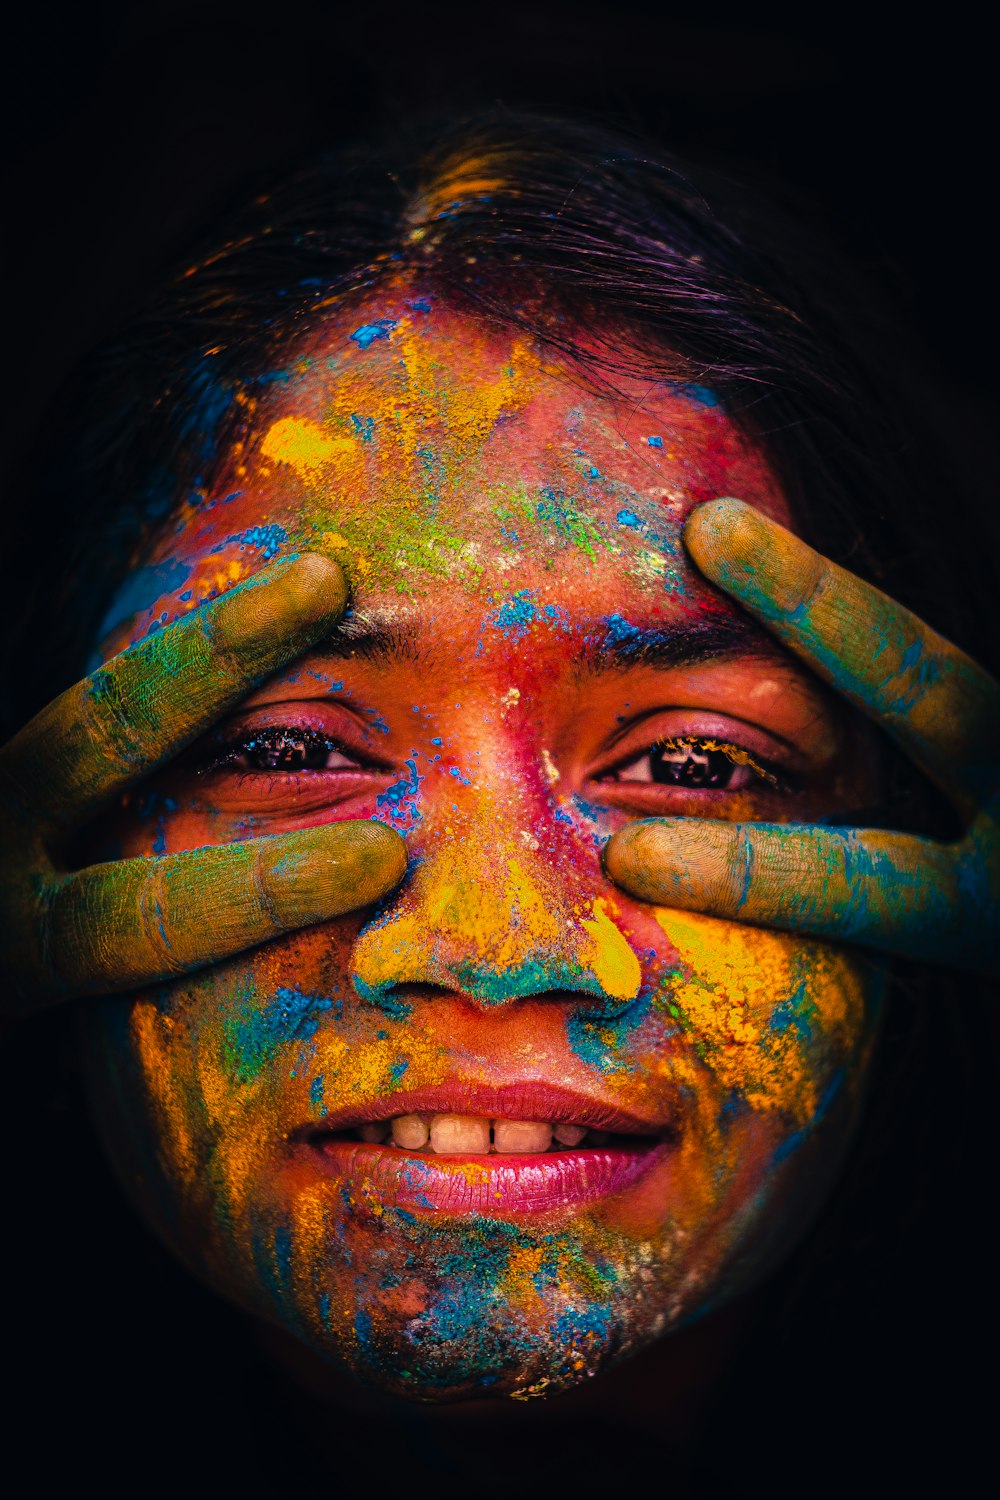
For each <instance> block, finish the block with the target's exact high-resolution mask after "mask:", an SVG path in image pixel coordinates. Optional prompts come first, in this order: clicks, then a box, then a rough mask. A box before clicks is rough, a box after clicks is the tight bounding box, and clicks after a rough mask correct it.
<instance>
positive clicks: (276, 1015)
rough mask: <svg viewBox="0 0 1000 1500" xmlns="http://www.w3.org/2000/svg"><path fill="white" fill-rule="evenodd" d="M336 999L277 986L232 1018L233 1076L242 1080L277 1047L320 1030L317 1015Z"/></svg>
mask: <svg viewBox="0 0 1000 1500" xmlns="http://www.w3.org/2000/svg"><path fill="white" fill-rule="evenodd" d="M334 1004H335V1002H334V1001H333V1000H332V999H330V998H329V997H328V996H325V995H307V994H303V992H302V991H301V990H296V989H279V990H278V991H277V993H276V994H275V996H274V998H273V999H272V1000H269V1001H268V1002H267V1004H266V1005H264V1006H262V1007H261V1008H260V1009H259V1010H256V1011H250V1012H249V1014H248V1013H246V1012H244V1014H243V1015H242V1016H241V1017H240V1018H238V1019H233V1020H231V1021H230V1022H229V1023H228V1025H227V1026H226V1041H227V1045H228V1048H229V1050H230V1056H231V1059H232V1070H233V1075H234V1077H235V1078H236V1079H237V1080H238V1081H239V1082H241V1083H243V1082H246V1081H247V1080H248V1079H250V1078H253V1077H255V1076H256V1075H257V1074H258V1073H259V1072H260V1070H261V1068H263V1067H264V1066H265V1064H266V1063H268V1062H270V1061H271V1059H272V1058H273V1057H274V1055H275V1054H276V1052H277V1051H278V1049H279V1048H281V1047H285V1046H287V1045H288V1044H289V1043H291V1042H302V1041H307V1040H309V1039H310V1038H312V1037H314V1036H315V1035H316V1032H317V1031H318V1030H319V1025H320V1022H319V1017H320V1016H321V1015H322V1013H323V1012H324V1011H328V1010H331V1009H333V1007H334Z"/></svg>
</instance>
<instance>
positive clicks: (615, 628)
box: [313, 615, 768, 675]
mask: <svg viewBox="0 0 1000 1500" xmlns="http://www.w3.org/2000/svg"><path fill="white" fill-rule="evenodd" d="M313 649H314V651H315V653H316V655H318V656H320V657H323V658H327V659H330V660H346V659H349V658H351V657H361V658H362V659H363V660H365V661H370V662H374V663H375V664H376V665H390V664H397V663H399V662H408V663H411V664H414V665H418V666H419V665H421V664H424V663H426V661H427V659H428V657H429V654H430V653H429V651H428V649H427V648H426V647H425V646H423V645H422V644H421V641H420V634H419V630H418V629H417V627H416V626H414V625H409V624H402V625H401V624H399V623H396V622H389V621H387V622H386V623H384V624H383V623H381V622H380V621H379V620H378V619H377V617H375V616H374V615H372V616H366V617H365V618H360V617H354V618H351V617H348V619H346V620H345V621H344V622H343V623H342V624H341V625H340V626H339V627H338V628H337V629H336V630H334V631H332V632H331V633H330V634H329V635H328V636H326V637H325V638H324V639H323V640H322V641H319V642H318V643H317V645H316V646H315V647H314V648H313ZM767 649H768V648H767V638H766V637H765V636H764V634H763V632H762V631H761V629H760V627H759V626H754V625H753V624H752V623H751V622H750V621H749V620H743V619H740V618H739V616H736V615H733V616H728V617H727V616H720V618H719V619H717V620H703V621H701V622H699V623H698V624H696V625H692V624H687V623H681V622H678V623H676V624H673V625H656V626H640V625H633V624H631V623H630V622H629V621H627V620H625V619H623V618H622V617H621V616H620V615H608V616H604V617H603V618H601V619H599V620H591V621H581V624H580V638H579V640H578V642H577V650H576V653H575V655H576V660H575V663H574V666H575V669H576V671H577V672H578V673H579V674H581V675H585V674H590V673H598V672H606V671H609V670H610V671H625V670H627V669H628V668H629V667H635V666H651V667H659V668H661V669H664V670H666V669H668V668H671V667H688V666H695V665H697V664H698V663H700V662H705V661H712V660H718V659H721V658H726V657H734V656H754V657H760V656H764V655H766V654H767Z"/></svg>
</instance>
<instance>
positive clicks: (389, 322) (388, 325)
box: [351, 318, 396, 349]
mask: <svg viewBox="0 0 1000 1500" xmlns="http://www.w3.org/2000/svg"><path fill="white" fill-rule="evenodd" d="M395 326H396V319H395V318H379V319H378V320H377V321H376V322H374V323H362V325H361V327H360V328H355V330H354V332H353V333H352V334H351V338H352V339H353V340H354V342H355V343H356V344H357V346H358V348H359V349H367V348H369V347H370V346H371V345H372V344H374V342H375V340H376V339H387V338H388V337H389V335H390V333H391V332H392V330H393V329H394V328H395Z"/></svg>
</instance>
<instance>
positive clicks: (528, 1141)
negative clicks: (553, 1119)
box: [493, 1120, 552, 1155]
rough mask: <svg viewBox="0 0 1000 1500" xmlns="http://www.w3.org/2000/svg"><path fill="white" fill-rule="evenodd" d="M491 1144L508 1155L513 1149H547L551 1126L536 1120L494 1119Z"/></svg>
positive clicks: (549, 1143)
mask: <svg viewBox="0 0 1000 1500" xmlns="http://www.w3.org/2000/svg"><path fill="white" fill-rule="evenodd" d="M493 1145H494V1147H495V1149H496V1150H497V1151H501V1152H505V1153H507V1154H508V1155H510V1154H511V1153H513V1152H515V1151H547V1150H548V1149H549V1147H550V1146H551V1145H552V1126H551V1125H544V1124H542V1123H541V1122H540V1121H538V1120H494V1121H493Z"/></svg>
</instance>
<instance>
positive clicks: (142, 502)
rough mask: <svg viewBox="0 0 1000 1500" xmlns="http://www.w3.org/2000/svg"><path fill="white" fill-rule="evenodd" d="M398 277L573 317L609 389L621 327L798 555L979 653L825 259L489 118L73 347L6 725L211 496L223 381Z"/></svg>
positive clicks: (592, 139)
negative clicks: (757, 483) (21, 657)
mask: <svg viewBox="0 0 1000 1500" xmlns="http://www.w3.org/2000/svg"><path fill="white" fill-rule="evenodd" d="M407 266H412V267H414V268H416V270H417V271H418V273H419V277H420V279H421V281H422V282H423V283H424V284H426V285H427V287H428V288H430V287H433V288H434V289H436V290H437V292H438V293H439V294H441V295H444V296H446V297H448V298H451V299H452V300H454V301H457V302H459V303H461V304H463V305H465V306H466V307H469V308H472V309H474V310H475V311H476V312H477V313H478V314H479V315H480V316H482V317H485V318H489V319H493V320H497V321H499V322H503V323H507V324H511V323H516V324H519V325H521V326H522V327H523V328H525V329H526V330H528V331H530V333H531V334H532V335H534V336H535V337H536V338H538V339H540V340H542V341H543V342H545V343H547V344H549V345H555V346H558V347H560V348H561V349H563V350H566V351H570V352H575V343H576V340H577V336H578V331H579V329H580V327H581V325H582V326H583V327H585V328H586V329H587V330H588V331H589V332H591V333H592V334H593V335H596V337H597V339H598V341H600V340H601V339H602V338H603V340H604V343H605V348H606V358H604V359H603V360H602V358H601V356H600V354H598V356H597V357H596V360H597V362H598V363H603V364H604V366H605V370H604V373H605V374H606V375H607V376H608V378H612V379H613V371H614V369H615V367H616V366H620V364H621V361H622V352H621V349H622V337H621V335H622V333H626V334H628V335H630V339H629V342H630V343H631V345H632V346H633V347H634V348H635V349H636V350H637V351H638V353H637V354H636V356H635V358H636V361H637V363H639V364H640V365H641V370H642V373H643V375H647V374H649V373H650V372H652V373H653V374H654V376H655V375H662V376H663V378H665V379H670V380H672V381H677V380H678V379H680V380H683V381H687V382H690V383H693V384H698V385H705V386H709V387H711V389H712V390H713V391H714V392H715V393H716V395H717V396H718V397H719V399H720V400H721V401H722V402H723V404H724V405H725V407H726V408H727V410H728V411H729V412H730V414H731V415H732V416H733V417H734V419H735V420H736V421H738V422H740V423H741V424H743V425H744V426H745V427H746V428H748V429H749V430H750V431H751V432H752V433H753V434H754V436H755V437H757V438H758V439H759V440H760V441H761V442H762V443H763V445H764V447H765V449H766V450H767V452H768V454H769V456H770V458H771V460H772V462H773V464H774V465H775V467H776V469H777V471H778V473H779V476H780V478H781V480H782V482H783V484H784V486H785V489H786V493H787V494H788V497H789V501H790V504H791V506H792V508H793V512H794V513H795V514H796V516H797V520H798V523H799V525H800V527H801V529H802V530H803V532H804V533H805V534H806V535H807V536H808V537H809V539H810V540H813V541H814V542H815V543H816V544H817V545H818V546H820V547H821V548H822V549H823V550H825V551H826V552H828V553H829V554H831V555H833V556H834V557H836V558H837V559H838V560H841V561H844V562H846V563H848V564H849V565H850V566H851V567H852V568H854V569H855V570H856V571H859V572H861V573H862V574H863V575H865V576H867V577H869V578H870V579H872V580H874V581H877V582H878V583H879V584H880V585H881V586H883V587H885V588H887V589H888V590H889V591H890V592H892V593H893V594H894V595H895V596H896V597H898V598H901V599H903V600H904V602H906V603H908V604H910V605H911V606H912V607H913V608H915V609H917V610H918V611H920V612H921V613H924V614H926V615H928V616H929V617H930V618H931V619H932V621H933V622H934V623H935V624H936V625H937V626H938V628H940V629H942V630H943V631H944V632H945V633H946V634H949V635H951V636H952V638H954V639H957V640H958V641H960V642H973V641H975V642H976V643H977V644H979V641H978V637H979V635H980V634H981V632H979V631H977V628H976V618H975V610H976V605H977V602H978V601H980V600H982V599H983V598H985V597H986V596H987V586H986V575H985V573H983V575H982V580H981V581H982V588H979V587H977V580H976V577H975V576H974V572H972V573H970V569H972V570H974V569H975V568H976V567H977V566H980V564H979V562H978V558H979V557H980V556H981V553H980V552H979V551H978V549H972V553H973V555H972V556H971V557H970V549H969V548H968V547H967V546H966V547H964V548H963V547H961V546H960V544H959V543H958V542H957V541H956V542H955V543H954V544H949V539H948V537H947V536H946V535H945V534H944V528H943V527H942V526H941V512H942V495H943V486H942V484H941V482H940V474H943V473H944V469H943V466H942V468H941V470H940V471H938V470H937V469H936V466H935V463H934V453H933V438H932V435H931V428H932V426H933V424H932V423H930V422H929V420H928V413H927V412H926V411H921V410H920V409H919V405H918V404H914V403H913V402H912V401H911V402H907V401H906V400H902V401H901V399H900V396H901V386H902V383H903V370H902V362H901V360H900V358H899V353H898V349H897V348H896V346H895V341H894V337H893V334H892V330H891V328H890V327H889V326H888V324H887V321H886V319H885V317H884V315H883V314H881V313H879V312H876V311H873V309H872V307H871V305H869V304H868V303H867V302H866V300H865V297H864V295H863V293H862V292H861V291H860V290H859V288H858V286H857V285H856V284H854V283H853V282H852V280H851V278H850V276H849V275H848V274H847V273H846V272H845V270H844V268H843V267H842V266H841V265H840V264H838V261H837V258H836V257H835V256H831V254H830V253H829V251H828V250H826V249H822V248H819V247H817V245H816V243H815V242H814V241H813V240H812V239H811V238H810V237H809V236H808V235H807V234H805V233H804V232H803V231H802V230H801V229H800V228H798V227H797V226H795V225H793V224H792V223H791V222H789V221H788V220H787V218H786V217H785V216H784V215H783V214H780V213H779V212H778V211H777V210H776V209H775V208H774V206H773V205H771V204H762V203H761V202H759V201H757V200H756V199H755V197H754V196H753V195H752V194H751V193H749V192H747V190H746V189H744V188H742V187H737V186H736V185H734V184H733V183H731V182H729V181H726V180H724V179H723V178H721V177H719V176H718V175H717V174H714V173H709V172H706V171H703V170H698V171H695V170H693V169H692V168H690V167H688V166H685V165H683V164H681V163H679V162H677V161H675V160H673V159H672V158H671V157H670V156H669V155H667V154H665V153H663V152H662V151H660V150H656V149H652V148H650V147H648V146H647V145H645V144H643V143H641V142H637V141H634V140H630V139H628V138H626V137H623V136H620V135H615V134H610V133H608V132H606V131H604V130H599V129H595V128H594V127H592V126H589V125H579V124H571V123H566V122H564V121H558V120H550V119H546V118H544V117H536V116H528V115H521V114H508V113H497V114H495V115H493V116H491V117H488V118H486V119H478V120H476V121H474V122H461V121H460V122H458V123H456V122H454V121H452V122H451V124H450V126H448V127H447V128H444V129H442V128H440V127H430V126H428V127H426V128H425V130H424V132H423V134H422V135H421V134H420V133H419V132H418V133H417V138H416V140H415V141H414V140H413V139H411V140H409V141H408V142H407V143H406V145H405V146H401V145H400V143H399V142H390V143H388V144H387V145H384V146H383V147H382V148H381V149H380V150H371V149H368V150H361V149H354V150H350V151H340V152H336V153H330V154H326V155H323V156H321V157H319V159H318V160H316V161H315V162H314V163H313V164H312V165H310V166H308V167H306V168H305V169H302V170H299V171H296V172H293V173H291V174H290V175H288V176H286V177H285V178H284V179H283V180H281V181H280V182H278V183H277V184H276V185H275V186H273V187H272V188H271V189H270V190H268V191H265V192H262V193H259V194H257V195H256V196H255V197H254V198H253V199H252V201H250V202H249V203H248V204H247V205H246V206H245V207H243V208H242V209H240V210H238V211H237V212H235V213H234V214H233V215H231V216H230V218H229V219H228V221H227V223H226V238H225V239H224V240H220V239H218V238H216V239H214V240H212V241H210V242H209V243H208V244H207V246H206V247H205V248H203V249H202V251H201V252H200V253H199V254H198V255H197V256H196V257H195V259H194V261H193V263H189V264H187V265H186V266H185V267H184V268H183V270H182V271H181V273H180V274H178V275H176V276H175V277H174V278H173V279H172V280H171V281H170V283H169V285H168V286H167V288H166V290H165V291H164V292H162V294H161V295H159V296H158V297H156V298H155V299H154V300H152V301H151V302H150V304H149V305H148V307H147V308H146V309H145V310H144V311H142V312H141V313H140V314H139V315H138V316H136V317H134V318H132V319H131V320H130V321H129V323H128V324H127V326H126V327H125V328H124V329H123V330H122V331H121V332H120V333H119V334H118V335H117V336H116V337H114V338H113V339H111V340H110V341H109V342H108V343H107V344H106V345H105V346H103V347H102V348H101V349H100V350H99V351H98V352H97V353H96V354H95V355H94V356H93V358H92V359H91V360H90V362H89V363H88V364H87V365H86V367H85V368H84V370H83V371H82V372H81V374H80V377H79V378H78V381H77V384H76V390H75V392H73V393H72V394H71V395H69V396H64V398H63V400H62V401H61V403H60V408H59V426H60V428H61V429H62V431H63V432H64V433H65V434H66V437H65V440H64V441H63V443H62V444H61V445H60V447H59V448H58V451H57V452H56V454H55V455H54V457H53V458H52V459H51V461H49V462H48V463H47V466H46V468H45V471H44V473H43V474H42V476H41V478H40V479H38V480H37V482H36V484H35V485H34V486H33V488H34V496H35V505H36V506H37V507H38V508H39V509H40V511H41V513H43V514H44V515H45V517H46V522H47V529H48V531H49V540H48V544H47V545H48V549H49V551H48V565H47V569H46V571H47V575H48V576H49V577H52V576H53V575H54V574H55V575H60V574H61V576H62V577H63V578H64V579H66V580H68V581H69V583H70V592H69V593H68V594H65V595H64V597H63V598H62V599H61V600H60V601H59V605H60V608H59V610H58V614H59V615H60V616H61V617H62V618H63V619H66V620H71V621H72V630H71V633H65V634H64V638H63V639H62V640H61V641H60V640H59V639H58V634H56V636H53V633H52V631H51V630H50V629H49V628H47V627H46V624H45V622H44V620H41V619H39V618H38V617H37V616H36V615H35V613H34V612H33V611H31V612H29V616H28V619H27V621H26V624H27V631H28V639H30V641H31V643H32V647H31V655H32V657H33V663H34V666H33V673H32V680H33V684H34V689H35V691H34V693H32V690H31V687H30V686H29V685H28V684H27V683H26V682H24V681H19V682H17V681H16V682H15V683H14V684H13V685H12V688H9V689H8V691H9V692H10V694H11V699H12V703H11V708H12V712H13V716H14V719H15V720H17V719H19V718H20V717H22V716H23V713H24V712H25V710H26V709H27V708H29V707H31V708H34V707H38V706H40V704H41V702H44V701H45V699H46V697H47V696H50V695H51V693H52V692H53V691H55V689H56V688H57V687H59V686H61V685H64V683H65V680H66V674H67V672H69V673H72V672H74V671H75V672H77V673H78V672H79V671H80V670H82V657H81V654H80V653H81V650H82V643H83V642H85V641H87V640H88V639H92V638H93V635H94V631H95V629H96V626H97V622H98V619H99V618H100V611H101V609H102V607H103V603H104V602H105V601H106V600H107V598H108V596H109V593H110V591H111V589H112V587H113V586H114V584H115V582H116V581H117V578H118V576H120V574H121V573H122V572H123V571H124V568H125V566H126V565H127V561H128V556H129V552H130V551H131V549H132V548H133V547H134V545H135V541H136V534H137V532H139V531H141V529H142V527H143V526H144V525H148V524H149V523H150V522H153V523H155V522H156V520H157V519H158V518H162V516H163V515H164V514H165V513H167V512H168V511H169V510H170V508H171V507H172V505H173V504H175V503H176V501H177V500H178V499H179V498H180V497H181V496H182V495H183V494H185V493H186V492H188V491H190V490H191V489H197V488H198V486H199V485H201V484H204V483H206V482H207V480H208V477H209V469H210V465H211V461H212V455H213V453H215V452H217V451H219V445H220V443H221V442H223V441H224V439H225V437H226V436H227V435H228V434H230V433H232V432H233V431H234V429H236V428H238V426H239V422H240V418H241V410H242V409H243V408H241V407H240V406H239V405H238V404H237V403H236V402H235V401H234V397H235V395H236V393H237V391H239V390H243V391H245V392H250V393H252V392H253V391H254V389H255V388H260V387H261V385H263V384H265V383H266V382H268V381H269V380H271V379H273V378H274V375H273V372H274V371H275V368H276V366H279V365H280V362H281V359H282V357H283V354H285V353H286V352H287V351H288V350H289V348H290V347H291V346H292V345H293V344H294V342H295V340H296V338H297V337H298V336H299V335H300V334H301V333H302V332H303V331H304V330H305V329H306V328H307V327H308V325H309V323H310V320H311V319H314V318H315V316H316V314H317V311H318V310H320V309H322V308H323V306H324V305H326V304H328V303H329V301H330V299H331V298H338V299H345V298H351V297H357V296H360V295H361V294H364V293H371V292H373V291H375V290H377V288H378V286H379V284H380V283H381V282H383V281H384V280H385V279H386V278H387V277H388V276H390V275H393V274H394V273H396V272H398V271H399V270H400V269H403V268H404V267H407ZM592 362H594V361H593V360H592ZM954 499H955V497H954V495H953V494H951V493H949V496H948V500H949V511H950V508H951V505H952V503H953V502H954ZM26 509H27V511H28V513H29V521H28V525H29V533H30V525H31V521H30V515H31V513H32V507H30V506H29V507H26ZM931 537H933V538H934V544H933V546H931V545H929V541H930V538H931ZM53 538H54V539H55V547H56V555H55V557H53V555H52V551H51V548H52V545H53V543H52V539H53ZM11 550H14V549H11ZM60 553H61V555H60ZM17 566H18V567H21V566H23V564H22V563H21V562H20V561H19V562H18V564H17ZM43 643H44V644H43ZM46 645H47V647H48V649H45V646H46ZM40 666H41V671H39V667H40ZM10 667H11V670H12V674H13V676H14V678H15V679H16V678H17V661H16V660H11V662H10ZM46 667H48V669H49V670H46ZM60 674H62V680H61V681H60ZM25 690H26V691H27V694H28V697H29V700H33V701H29V702H24V701H22V700H23V697H24V694H25Z"/></svg>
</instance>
